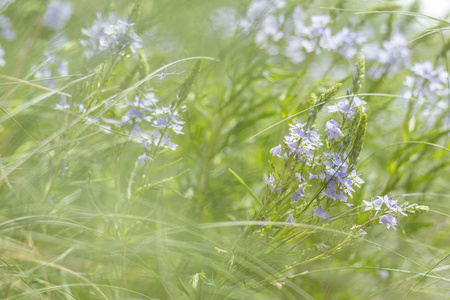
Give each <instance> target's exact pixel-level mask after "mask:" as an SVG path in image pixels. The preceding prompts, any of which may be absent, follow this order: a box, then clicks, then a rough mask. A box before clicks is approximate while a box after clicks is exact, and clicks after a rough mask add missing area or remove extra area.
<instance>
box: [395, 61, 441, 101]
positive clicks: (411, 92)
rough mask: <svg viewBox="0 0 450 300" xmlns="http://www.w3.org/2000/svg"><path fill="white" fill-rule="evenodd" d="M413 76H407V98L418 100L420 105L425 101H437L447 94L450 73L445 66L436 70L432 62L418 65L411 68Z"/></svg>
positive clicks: (405, 83) (405, 82)
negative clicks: (449, 73)
mask: <svg viewBox="0 0 450 300" xmlns="http://www.w3.org/2000/svg"><path fill="white" fill-rule="evenodd" d="M411 71H412V73H413V76H406V79H405V81H404V83H403V84H404V85H405V86H406V87H408V88H409V89H408V92H407V93H406V95H405V96H406V97H408V98H414V99H416V100H417V101H418V102H419V104H422V103H424V101H425V99H435V100H436V99H437V98H439V97H442V96H445V95H446V94H447V83H448V79H449V75H448V73H447V72H446V71H445V68H444V66H438V67H437V68H434V66H433V64H432V63H431V62H430V61H426V62H424V63H416V64H414V65H413V66H412V67H411Z"/></svg>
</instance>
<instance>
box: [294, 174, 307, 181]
mask: <svg viewBox="0 0 450 300" xmlns="http://www.w3.org/2000/svg"><path fill="white" fill-rule="evenodd" d="M295 178H296V179H297V180H298V181H299V182H300V183H303V182H305V178H303V177H302V175H300V174H299V173H295Z"/></svg>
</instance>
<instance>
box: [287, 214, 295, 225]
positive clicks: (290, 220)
mask: <svg viewBox="0 0 450 300" xmlns="http://www.w3.org/2000/svg"><path fill="white" fill-rule="evenodd" d="M286 224H288V225H290V226H293V225H295V219H294V216H293V215H292V214H289V216H288V217H287V219H286Z"/></svg>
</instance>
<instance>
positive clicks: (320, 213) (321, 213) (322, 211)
mask: <svg viewBox="0 0 450 300" xmlns="http://www.w3.org/2000/svg"><path fill="white" fill-rule="evenodd" d="M314 213H315V214H316V216H317V217H319V218H321V219H324V220H331V219H333V218H332V217H330V216H329V215H328V214H327V211H326V210H325V208H323V207H319V208H315V209H314Z"/></svg>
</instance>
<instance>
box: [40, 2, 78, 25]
mask: <svg viewBox="0 0 450 300" xmlns="http://www.w3.org/2000/svg"><path fill="white" fill-rule="evenodd" d="M72 12H73V8H72V3H71V2H70V1H64V0H57V1H50V2H49V3H48V6H47V10H46V11H45V14H44V17H43V19H42V26H43V27H46V28H48V29H52V30H55V31H56V30H60V29H61V28H63V27H64V25H66V23H67V22H68V21H69V20H70V17H71V16H72Z"/></svg>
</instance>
